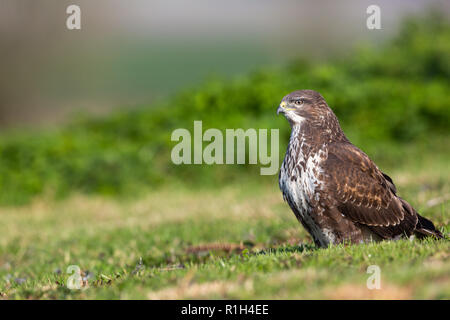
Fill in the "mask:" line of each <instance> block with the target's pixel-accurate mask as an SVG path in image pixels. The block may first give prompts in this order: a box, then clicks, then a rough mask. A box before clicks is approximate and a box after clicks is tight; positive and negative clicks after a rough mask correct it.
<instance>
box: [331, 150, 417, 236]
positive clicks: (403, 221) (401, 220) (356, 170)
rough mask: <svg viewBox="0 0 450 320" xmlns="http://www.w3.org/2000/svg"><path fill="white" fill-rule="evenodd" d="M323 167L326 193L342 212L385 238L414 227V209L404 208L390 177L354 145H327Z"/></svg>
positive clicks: (415, 218)
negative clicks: (332, 196)
mask: <svg viewBox="0 0 450 320" xmlns="http://www.w3.org/2000/svg"><path fill="white" fill-rule="evenodd" d="M324 169H325V170H324V171H325V172H326V177H327V187H328V192H329V193H330V194H332V195H334V200H335V202H336V203H335V206H336V207H337V208H338V210H339V211H340V212H341V213H342V214H343V215H345V216H346V217H348V218H350V219H351V220H352V221H354V222H357V223H360V224H363V225H367V226H369V227H373V228H374V230H376V231H377V233H381V235H382V236H386V237H387V236H389V237H390V236H392V234H398V233H402V232H407V233H410V232H412V230H414V228H415V225H416V224H417V215H416V214H415V211H414V210H406V208H405V204H404V201H402V199H400V198H399V197H397V195H396V191H397V190H396V187H395V185H394V183H393V181H392V179H391V178H390V177H389V176H387V175H386V174H384V173H383V172H381V171H380V170H379V169H378V167H377V166H376V165H375V163H373V161H372V160H370V159H369V157H368V156H367V155H366V154H365V153H364V152H362V151H361V150H359V149H358V148H357V147H355V146H354V145H352V144H351V143H346V142H345V143H334V144H330V145H329V149H328V158H327V160H326V162H325V164H324ZM386 227H388V228H386Z"/></svg>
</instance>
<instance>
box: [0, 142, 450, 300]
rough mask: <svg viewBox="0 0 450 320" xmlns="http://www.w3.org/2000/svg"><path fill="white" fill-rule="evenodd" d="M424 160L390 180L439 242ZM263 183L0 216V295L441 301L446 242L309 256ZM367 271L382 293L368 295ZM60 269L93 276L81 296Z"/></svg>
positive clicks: (51, 203)
mask: <svg viewBox="0 0 450 320" xmlns="http://www.w3.org/2000/svg"><path fill="white" fill-rule="evenodd" d="M444 151H445V150H444ZM423 157H424V156H423V155H422V159H423V160H422V166H420V167H419V166H417V162H415V161H414V159H411V160H409V161H407V162H405V163H403V164H402V165H401V166H399V167H396V168H395V169H394V168H392V170H389V171H388V172H389V173H390V175H391V176H392V178H393V179H394V181H395V182H396V183H397V187H398V189H399V191H400V194H401V195H402V197H404V198H406V199H407V200H408V201H410V203H411V204H413V205H414V206H415V208H416V209H417V210H418V211H419V212H421V213H422V214H423V215H425V216H426V217H429V218H431V219H432V220H433V221H434V222H435V223H436V224H437V225H438V226H439V227H440V228H441V229H442V230H443V231H445V232H447V233H448V231H449V216H448V207H447V205H448V202H445V201H443V202H441V203H440V204H438V205H433V206H429V204H430V203H429V200H431V199H437V198H440V197H442V196H445V195H447V196H448V194H449V193H450V185H449V180H450V179H449V178H450V176H449V171H448V161H449V155H448V153H446V152H443V153H440V154H439V153H434V154H432V153H429V154H428V156H425V158H423ZM430 163H431V164H432V165H429V164H430ZM273 179H274V181H273V183H263V184H258V183H252V182H247V183H244V184H239V185H238V184H235V185H228V186H226V187H223V188H217V189H214V190H211V191H208V190H206V189H199V190H194V189H188V188H185V187H180V186H178V187H176V186H170V187H169V186H167V187H165V188H163V189H160V190H156V191H153V192H149V193H148V194H147V195H146V196H144V197H141V198H140V199H139V200H129V201H122V200H121V201H119V200H117V199H116V200H114V199H111V198H102V197H98V196H86V195H81V194H80V195H73V196H71V197H69V198H67V199H64V200H60V201H55V200H54V199H53V198H51V199H48V198H38V199H36V200H35V201H33V203H31V204H30V205H27V206H22V207H11V208H2V209H0V215H1V217H2V224H1V225H0V234H1V235H2V236H1V237H0V293H1V297H2V298H3V299H85V298H92V299H119V298H121V299H129V298H137V299H147V298H150V299H166V298H169V299H179V298H237V299H240V298H249V299H253V298H271V299H273V298H274V299H281V298H287V299H291V298H306V299H310V298H328V299H342V298H343V299H345V298H361V299H378V298H386V299H391V298H393V299H396V298H406V299H449V298H450V260H449V252H450V244H449V242H448V241H436V240H432V239H428V240H425V241H418V240H412V241H411V240H400V241H394V242H382V243H372V244H365V245H345V246H335V247H330V248H328V249H317V248H315V247H314V245H313V243H312V241H311V239H310V237H309V236H308V235H307V234H306V232H305V231H304V230H303V229H302V227H301V226H300V225H299V223H298V222H297V221H296V219H295V218H294V216H293V214H292V212H291V211H290V210H289V208H288V206H287V205H286V204H285V203H283V201H282V197H281V194H280V192H279V190H278V187H277V183H276V177H274V178H273ZM141 258H142V261H141ZM373 264H375V265H378V266H379V267H380V268H381V290H368V289H367V287H366V281H367V278H368V276H369V274H367V273H366V270H367V267H368V266H369V265H373ZM69 265H78V266H79V267H80V268H81V270H82V271H83V272H85V273H86V274H91V277H90V278H88V280H87V285H85V286H84V287H83V289H82V290H69V289H68V288H67V287H66V281H67V279H68V277H69V274H67V273H66V270H67V267H68V266H69ZM87 272H89V273H87Z"/></svg>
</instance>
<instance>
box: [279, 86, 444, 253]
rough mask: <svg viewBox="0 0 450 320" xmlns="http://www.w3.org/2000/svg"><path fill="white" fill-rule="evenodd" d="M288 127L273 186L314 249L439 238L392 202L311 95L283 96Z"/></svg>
mask: <svg viewBox="0 0 450 320" xmlns="http://www.w3.org/2000/svg"><path fill="white" fill-rule="evenodd" d="M277 113H283V114H284V115H285V117H286V118H287V120H288V121H289V123H290V125H291V129H292V131H291V137H290V140H289V145H288V148H287V152H286V156H285V158H284V161H283V164H282V167H281V170H280V175H279V184H280V189H281V191H282V192H283V198H284V199H285V200H286V201H287V202H288V204H289V206H290V207H291V209H292V211H293V212H294V214H295V215H296V217H297V219H298V220H299V221H300V222H301V223H302V225H303V226H304V227H305V228H306V230H307V231H308V232H309V233H310V234H311V236H312V237H313V239H314V242H315V243H316V245H318V246H321V247H326V246H328V245H329V244H336V243H342V242H344V241H349V242H353V243H360V242H366V241H372V240H383V239H397V238H400V237H403V236H411V235H413V234H414V235H416V236H418V237H425V236H434V237H437V238H442V237H443V236H442V234H441V233H440V232H439V230H437V229H436V228H435V226H434V224H433V223H432V222H431V221H429V220H428V219H426V218H424V217H421V216H420V215H419V214H418V213H417V212H416V211H415V210H414V208H413V207H412V206H411V205H410V204H409V203H408V202H406V201H405V200H403V199H402V198H400V197H398V196H397V190H396V187H395V185H394V183H393V181H392V179H391V178H390V177H389V176H387V175H386V174H384V173H383V172H382V171H380V169H378V167H377V166H376V165H375V163H374V162H373V161H372V160H370V158H369V157H368V156H367V155H366V154H365V153H364V152H362V151H361V150H359V149H358V148H357V147H355V146H354V145H353V144H352V143H351V142H350V141H349V140H348V139H347V137H346V136H345V134H344V132H343V131H342V129H341V127H340V125H339V121H338V119H337V118H336V116H335V115H334V113H333V111H332V110H331V109H330V108H329V107H328V105H327V103H326V102H325V100H324V98H323V97H322V96H321V95H320V94H319V93H318V92H315V91H313V90H300V91H294V92H292V93H291V94H289V95H287V96H285V97H284V98H283V100H282V101H281V104H280V106H279V108H278V110H277Z"/></svg>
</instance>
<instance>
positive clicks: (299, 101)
mask: <svg viewBox="0 0 450 320" xmlns="http://www.w3.org/2000/svg"><path fill="white" fill-rule="evenodd" d="M294 103H295V104H296V105H298V106H301V105H302V104H303V99H296V100H295V102H294Z"/></svg>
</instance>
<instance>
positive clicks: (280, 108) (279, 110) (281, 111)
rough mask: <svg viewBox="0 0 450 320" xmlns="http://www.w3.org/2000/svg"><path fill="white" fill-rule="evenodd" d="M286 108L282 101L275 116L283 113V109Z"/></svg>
mask: <svg viewBox="0 0 450 320" xmlns="http://www.w3.org/2000/svg"><path fill="white" fill-rule="evenodd" d="M285 107H286V102H284V101H282V102H281V103H280V105H279V106H278V109H277V115H278V114H280V113H284V108H285Z"/></svg>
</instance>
